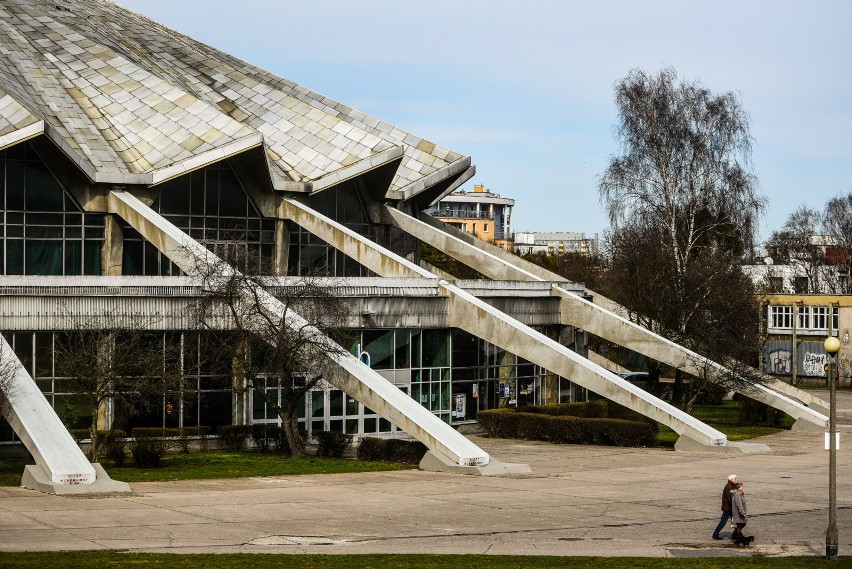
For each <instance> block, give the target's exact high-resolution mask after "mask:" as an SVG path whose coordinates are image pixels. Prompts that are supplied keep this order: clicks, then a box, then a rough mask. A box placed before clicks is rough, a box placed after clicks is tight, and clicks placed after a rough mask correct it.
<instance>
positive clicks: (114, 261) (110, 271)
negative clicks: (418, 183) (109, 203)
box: [101, 214, 124, 276]
mask: <svg viewBox="0 0 852 569" xmlns="http://www.w3.org/2000/svg"><path fill="white" fill-rule="evenodd" d="M123 256H124V230H122V228H121V224H120V223H119V218H118V217H117V216H115V215H109V214H108V215H106V216H105V217H104V244H103V245H102V246H101V274H103V275H105V276H121V274H122V257H123Z"/></svg>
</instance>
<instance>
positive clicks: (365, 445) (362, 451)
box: [358, 437, 385, 461]
mask: <svg viewBox="0 0 852 569" xmlns="http://www.w3.org/2000/svg"><path fill="white" fill-rule="evenodd" d="M358 460H373V461H377V460H385V439H377V438H376V437H364V438H363V439H361V443H360V444H359V445H358Z"/></svg>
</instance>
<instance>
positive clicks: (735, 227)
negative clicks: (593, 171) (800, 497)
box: [599, 68, 764, 382]
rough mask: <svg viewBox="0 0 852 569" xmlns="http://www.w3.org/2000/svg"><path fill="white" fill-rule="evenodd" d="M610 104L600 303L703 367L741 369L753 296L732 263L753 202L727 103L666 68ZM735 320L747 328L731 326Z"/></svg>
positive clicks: (747, 143)
mask: <svg viewBox="0 0 852 569" xmlns="http://www.w3.org/2000/svg"><path fill="white" fill-rule="evenodd" d="M615 94H616V95H615V98H616V104H617V106H618V111H619V123H618V125H617V127H616V133H617V137H618V139H619V141H620V142H621V146H622V149H623V154H622V155H621V156H617V157H613V158H611V160H610V163H609V166H608V167H607V169H606V171H605V172H604V174H603V175H602V177H601V179H600V183H599V192H600V198H601V202H602V204H603V205H604V207H605V208H606V210H607V213H608V214H609V218H610V222H611V224H612V227H611V231H610V243H609V254H610V256H611V262H612V267H611V270H610V273H609V274H610V280H611V285H612V286H611V287H610V288H609V294H610V296H611V297H613V299H614V300H617V301H619V302H621V303H622V304H623V305H625V306H626V307H627V308H628V309H629V310H630V311H631V312H632V314H633V317H634V320H635V321H637V322H639V323H641V324H643V325H645V326H646V327H649V328H652V329H654V330H655V331H657V332H658V333H660V334H662V335H664V336H666V337H668V338H671V339H673V340H675V341H677V342H679V343H681V344H684V345H686V346H687V347H690V348H692V349H693V350H695V351H697V352H698V353H701V354H703V355H705V356H707V357H710V358H711V359H714V360H717V361H718V360H725V359H726V358H731V357H733V358H736V359H738V360H743V359H749V358H750V357H753V356H749V355H748V354H749V353H751V352H754V353H756V351H757V349H758V346H759V329H758V326H757V321H756V319H757V314H758V311H757V309H756V307H750V306H746V305H749V303H753V302H754V291H753V288H752V285H751V283H750V281H749V280H748V279H747V278H745V276H744V275H743V274H742V271H741V269H740V258H741V257H742V255H743V254H744V253H745V252H746V251H747V250H748V249H749V248H750V247H751V244H752V242H753V241H752V239H753V232H754V224H755V220H756V219H757V218H758V216H759V214H760V212H761V211H762V209H763V206H764V198H763V197H762V196H761V195H760V194H759V192H758V190H757V181H756V179H755V177H754V176H753V175H752V174H751V172H750V156H751V137H750V134H749V126H748V118H747V115H746V113H745V111H744V110H743V109H742V107H741V105H740V101H739V98H738V97H737V96H736V95H735V94H734V93H724V94H722V95H714V94H713V93H711V92H710V90H708V89H707V88H706V87H704V86H703V85H701V84H700V83H698V82H692V83H688V82H682V81H680V82H679V81H678V79H677V73H676V72H675V70H674V69H672V68H666V69H663V70H662V71H660V72H659V73H658V74H656V75H648V74H646V73H644V72H642V71H640V70H633V71H631V72H630V73H629V74H628V75H627V77H625V78H624V79H622V80H621V81H619V82H618V83H617V84H616V86H615ZM746 310H748V311H750V314H753V315H754V320H755V321H754V322H751V321H749V322H745V321H744V320H743V319H744V318H746V319H747V313H746V312H744V311H746ZM744 350H745V352H744ZM652 373H653V370H652ZM680 377H681V375H680V373H679V372H678V374H677V376H676V378H677V380H679V379H680ZM739 377H741V376H740V375H736V376H732V377H731V381H734V382H739V381H740V380H739V379H737V378H739Z"/></svg>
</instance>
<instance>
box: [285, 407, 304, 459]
mask: <svg viewBox="0 0 852 569" xmlns="http://www.w3.org/2000/svg"><path fill="white" fill-rule="evenodd" d="M281 426H282V427H283V429H284V437H285V438H286V439H287V445H288V446H289V447H290V456H292V457H293V458H301V457H303V456H305V443H304V442H303V441H302V437H301V435H299V419H298V416H297V414H296V410H295V409H288V410H287V414H286V417H284V420H283V421H281Z"/></svg>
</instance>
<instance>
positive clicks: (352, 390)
mask: <svg viewBox="0 0 852 569" xmlns="http://www.w3.org/2000/svg"><path fill="white" fill-rule="evenodd" d="M109 208H110V213H115V214H117V215H119V216H121V217H122V218H123V219H124V220H125V221H127V222H128V223H129V224H130V225H131V226H133V228H134V229H136V230H137V231H138V232H139V233H141V234H142V235H143V236H144V237H145V238H146V239H148V240H149V241H150V242H151V243H152V244H153V245H154V246H155V247H157V249H159V250H160V251H161V252H162V253H163V254H165V255H166V256H167V257H169V259H171V260H172V261H173V262H174V263H175V264H176V265H177V266H178V267H180V268H181V270H183V271H184V272H185V273H187V274H188V275H190V276H192V275H194V274H195V273H196V271H197V267H198V266H199V263H204V264H206V265H211V264H212V265H215V266H223V263H222V262H221V260H220V259H218V258H217V257H216V256H215V255H214V254H213V253H212V252H210V251H209V250H207V249H206V248H205V247H204V246H203V245H201V244H200V243H198V242H197V241H195V240H194V239H192V238H190V237H189V236H188V235H186V234H185V233H184V232H182V231H181V230H180V229H178V228H177V227H175V226H174V225H172V224H171V223H169V222H168V221H167V220H165V219H164V218H163V217H161V216H160V215H158V214H157V213H156V212H154V211H153V210H151V209H150V208H148V207H147V206H145V204H143V203H142V202H141V201H139V200H138V199H137V198H136V197H134V196H133V195H131V194H130V193H128V192H125V191H118V190H116V191H112V192H111V193H110V196H109ZM225 270H226V271H233V269H230V268H228V269H225ZM254 292H255V298H257V299H259V302H260V305H261V307H262V309H263V310H264V311H266V313H267V314H272V315H274V316H275V317H276V318H278V319H281V318H283V319H284V325H286V326H288V327H294V328H299V329H301V330H310V333H311V334H313V335H314V338H315V339H316V340H315V341H316V342H317V343H328V344H329V345H332V344H333V340H331V339H330V338H328V337H327V336H325V335H324V334H323V333H322V332H321V331H320V330H318V329H316V328H312V327H309V326H308V323H307V322H306V321H305V320H304V319H303V318H302V317H301V316H299V315H298V314H296V313H294V312H293V311H292V310H289V309H287V308H286V307H285V306H284V304H283V303H282V302H281V301H279V300H278V299H277V298H275V297H274V296H272V295H271V294H269V293H267V292H266V291H265V290H262V289H260V288H258V290H256V291H254ZM249 302H253V300H249ZM325 353H326V357H328V358H329V359H330V360H331V362H332V363H333V364H334V365H335V366H336V367H337V369H338V370H339V371H340V372H341V373H339V374H335V376H334V377H331V378H327V379H328V380H329V381H330V382H331V383H333V384H334V385H335V387H337V388H339V389H341V390H343V391H345V392H346V393H348V394H349V395H351V396H352V397H354V398H355V399H357V400H358V401H360V402H362V403H363V404H364V405H366V406H368V407H369V408H371V409H373V410H375V411H376V412H377V413H379V414H380V415H382V416H383V417H385V418H387V419H388V420H390V421H392V422H393V423H395V424H396V425H398V426H399V427H400V428H402V429H403V430H405V432H407V433H408V434H410V435H411V436H413V437H414V438H416V439H417V440H419V441H421V442H422V443H424V444H425V445H426V446H427V447H429V448H430V449H431V450H433V451H436V452H438V453H440V454H442V455H444V456H446V457H449V458H450V459H451V460H452V461H453V462H454V463H455V464H457V465H459V466H485V465H487V464H488V462H489V456H488V454H487V453H486V452H485V451H483V450H482V449H480V448H479V447H478V446H476V445H475V444H473V443H472V442H471V441H470V440H468V439H467V438H465V437H464V436H463V435H461V434H459V433H458V432H457V431H456V430H454V429H453V428H452V427H450V426H449V425H448V424H446V423H444V422H443V421H442V420H441V419H439V418H438V417H436V416H435V415H434V414H433V413H432V412H430V411H428V410H427V409H426V408H425V407H423V406H422V405H420V403H418V402H417V401H415V400H414V399H412V398H411V397H409V396H408V395H406V394H405V393H403V392H402V391H401V390H400V389H398V388H397V387H396V386H395V385H393V384H392V383H390V382H389V381H387V380H386V379H385V378H383V377H382V376H380V375H379V374H378V373H376V372H375V371H373V370H372V369H370V368H369V367H368V366H366V365H364V364H363V363H362V362H361V361H360V360H359V359H358V358H356V357H354V356H352V355H351V354H349V353H340V352H339V350H335V349H329V350H326V352H325Z"/></svg>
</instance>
